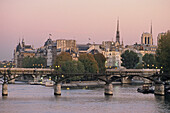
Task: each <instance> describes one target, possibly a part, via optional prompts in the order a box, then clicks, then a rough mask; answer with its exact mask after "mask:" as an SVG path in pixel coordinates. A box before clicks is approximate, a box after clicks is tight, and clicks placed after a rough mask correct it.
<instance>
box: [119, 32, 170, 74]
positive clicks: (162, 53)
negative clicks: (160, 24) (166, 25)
mask: <svg viewBox="0 0 170 113" xmlns="http://www.w3.org/2000/svg"><path fill="white" fill-rule="evenodd" d="M121 57H122V59H121V60H122V64H121V65H122V66H124V67H126V68H127V69H134V68H149V69H152V68H159V69H161V72H164V73H168V74H170V32H168V33H167V34H166V35H164V36H162V37H161V39H160V40H159V44H158V48H157V50H156V55H153V54H145V55H144V56H143V57H142V62H141V63H139V57H138V55H137V53H135V52H133V51H128V50H127V51H125V52H124V53H123V54H122V55H121Z"/></svg>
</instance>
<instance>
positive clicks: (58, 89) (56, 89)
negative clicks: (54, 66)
mask: <svg viewBox="0 0 170 113" xmlns="http://www.w3.org/2000/svg"><path fill="white" fill-rule="evenodd" d="M54 95H61V84H60V83H57V84H55V85H54Z"/></svg>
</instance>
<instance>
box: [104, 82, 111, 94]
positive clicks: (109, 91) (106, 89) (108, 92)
mask: <svg viewBox="0 0 170 113" xmlns="http://www.w3.org/2000/svg"><path fill="white" fill-rule="evenodd" d="M104 89H105V92H104V94H105V95H113V85H112V83H106V84H105V87H104Z"/></svg>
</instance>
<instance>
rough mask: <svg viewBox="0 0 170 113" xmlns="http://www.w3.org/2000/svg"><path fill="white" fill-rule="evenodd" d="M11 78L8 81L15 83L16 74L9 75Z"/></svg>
mask: <svg viewBox="0 0 170 113" xmlns="http://www.w3.org/2000/svg"><path fill="white" fill-rule="evenodd" d="M10 79H11V80H10ZM9 80H10V81H8V83H9V84H15V75H11V76H10V77H9Z"/></svg>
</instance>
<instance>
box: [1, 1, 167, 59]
mask: <svg viewBox="0 0 170 113" xmlns="http://www.w3.org/2000/svg"><path fill="white" fill-rule="evenodd" d="M169 4H170V1H169V0H163V1H162V0H149V1H148V0H143V1H138V0H128V1H127V0H108V1H104V0H93V1H90V0H87V1H80V0H74V1H73V0H72V1H71V0H70V1H67V0H50V1H47V0H36V1H35V0H3V1H1V2H0V14H1V15H2V18H1V21H0V25H1V26H2V27H0V45H1V49H0V53H1V56H0V61H3V60H10V59H12V58H13V51H14V48H15V47H16V46H17V44H18V42H19V38H20V39H22V38H24V40H25V43H26V44H30V45H34V48H38V47H41V46H43V45H44V43H45V41H46V40H47V39H48V37H49V34H52V37H51V39H52V40H57V39H73V40H76V43H77V44H87V43H88V42H89V40H88V39H89V38H90V39H91V40H90V41H91V43H93V42H95V43H96V44H101V43H102V41H112V40H113V41H115V40H116V27H117V18H119V31H120V41H122V39H123V42H124V45H132V44H135V43H136V42H137V43H141V35H142V33H143V32H150V29H151V22H152V31H153V33H152V34H153V41H154V45H156V43H157V35H158V34H159V33H162V32H166V31H167V30H170V15H168V13H169V10H170V7H169Z"/></svg>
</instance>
